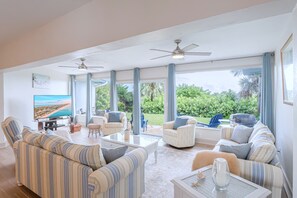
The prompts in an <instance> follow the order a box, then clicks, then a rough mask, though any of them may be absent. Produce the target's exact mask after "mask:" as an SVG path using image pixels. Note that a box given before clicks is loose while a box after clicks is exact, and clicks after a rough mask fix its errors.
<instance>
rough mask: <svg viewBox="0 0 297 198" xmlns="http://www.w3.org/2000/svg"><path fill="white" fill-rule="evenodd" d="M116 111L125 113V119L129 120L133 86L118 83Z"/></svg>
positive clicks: (131, 108)
mask: <svg viewBox="0 0 297 198" xmlns="http://www.w3.org/2000/svg"><path fill="white" fill-rule="evenodd" d="M117 93H118V110H119V111H123V112H126V114H127V118H128V119H129V120H131V114H132V112H133V84H132V83H118V84H117Z"/></svg>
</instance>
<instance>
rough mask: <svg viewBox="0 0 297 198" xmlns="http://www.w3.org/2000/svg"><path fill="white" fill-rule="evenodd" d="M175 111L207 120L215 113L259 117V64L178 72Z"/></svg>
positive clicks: (202, 120) (203, 120)
mask: <svg viewBox="0 0 297 198" xmlns="http://www.w3.org/2000/svg"><path fill="white" fill-rule="evenodd" d="M176 77H177V91H176V93H177V111H178V114H179V115H190V116H194V117H196V118H197V120H199V121H201V122H205V123H208V122H209V120H210V118H211V117H213V116H214V115H215V114H218V113H222V114H223V116H224V117H225V118H229V116H230V115H231V114H233V113H249V114H254V115H255V116H257V117H259V101H260V97H261V96H260V87H261V86H260V82H261V69H260V68H245V69H235V70H224V71H204V72H194V73H186V74H177V76H176Z"/></svg>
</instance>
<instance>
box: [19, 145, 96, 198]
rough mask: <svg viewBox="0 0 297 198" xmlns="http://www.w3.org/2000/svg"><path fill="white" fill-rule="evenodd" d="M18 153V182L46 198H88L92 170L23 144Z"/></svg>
mask: <svg viewBox="0 0 297 198" xmlns="http://www.w3.org/2000/svg"><path fill="white" fill-rule="evenodd" d="M14 148H15V149H16V154H17V156H16V178H17V180H18V182H20V183H22V184H23V185H25V186H26V187H28V188H29V189H31V190H32V191H33V192H35V193H36V194H38V195H39V196H41V197H43V198H48V197H50V198H62V197H63V198H64V197H65V198H87V197H88V188H87V187H88V176H89V175H90V174H91V173H92V172H93V170H92V169H91V168H90V167H88V166H85V165H82V164H79V163H77V162H74V161H71V160H68V159H66V158H64V157H63V156H60V155H56V154H54V153H51V152H49V151H46V150H44V149H41V148H39V147H36V146H32V145H29V144H27V143H25V142H23V141H18V142H16V143H15V144H14Z"/></svg>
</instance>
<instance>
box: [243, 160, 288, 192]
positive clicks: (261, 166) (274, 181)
mask: <svg viewBox="0 0 297 198" xmlns="http://www.w3.org/2000/svg"><path fill="white" fill-rule="evenodd" d="M239 163H240V176H241V177H243V178H245V179H247V180H249V181H252V182H254V183H256V184H258V185H260V186H263V187H265V188H267V189H269V190H270V191H271V192H272V195H270V197H273V198H279V197H281V192H282V187H283V182H284V181H283V173H282V171H281V169H280V168H279V167H276V166H272V165H269V164H266V163H261V162H254V161H249V160H241V159H239Z"/></svg>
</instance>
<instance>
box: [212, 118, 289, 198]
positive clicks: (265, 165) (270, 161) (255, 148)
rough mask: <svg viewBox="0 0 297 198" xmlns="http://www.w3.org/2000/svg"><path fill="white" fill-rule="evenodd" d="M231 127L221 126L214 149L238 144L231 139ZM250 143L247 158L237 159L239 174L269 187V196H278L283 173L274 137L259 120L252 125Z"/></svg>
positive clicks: (217, 149)
mask: <svg viewBox="0 0 297 198" xmlns="http://www.w3.org/2000/svg"><path fill="white" fill-rule="evenodd" d="M233 129H234V128H232V127H222V130H221V139H220V140H219V142H218V143H217V144H216V146H215V148H214V149H213V150H214V151H219V150H220V145H238V143H236V142H234V141H232V140H231V137H232V133H233ZM250 142H251V143H252V146H251V150H250V152H249V155H248V158H247V159H246V160H245V159H239V164H240V176H241V177H243V178H245V179H247V180H249V181H251V182H254V183H256V184H258V185H260V186H263V187H265V188H267V189H269V190H270V191H271V192H272V194H271V195H270V196H269V197H273V198H280V197H281V192H282V188H283V173H282V170H281V168H280V163H279V161H278V157H277V156H276V148H275V146H274V142H275V138H274V136H273V134H272V133H271V131H270V130H269V129H268V127H267V126H265V125H263V124H262V123H261V122H260V121H259V122H258V123H257V124H256V125H255V126H254V129H253V132H252V134H251V135H250V137H249V141H248V143H250Z"/></svg>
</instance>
